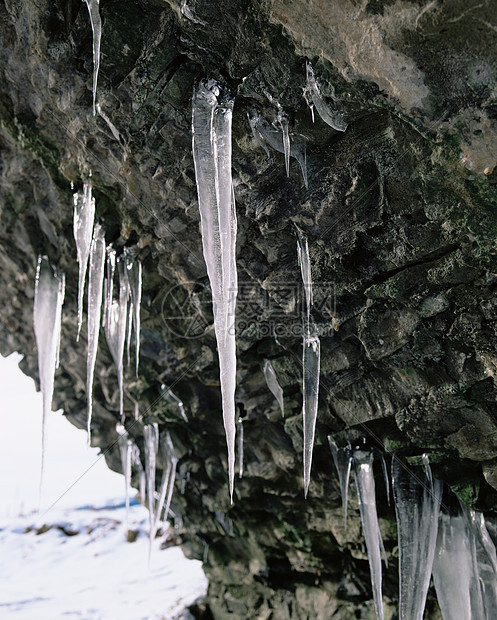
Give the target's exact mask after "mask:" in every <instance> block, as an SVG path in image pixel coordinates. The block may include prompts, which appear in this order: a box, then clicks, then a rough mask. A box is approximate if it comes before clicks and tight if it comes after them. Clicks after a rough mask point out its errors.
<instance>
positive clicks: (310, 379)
mask: <svg viewBox="0 0 497 620" xmlns="http://www.w3.org/2000/svg"><path fill="white" fill-rule="evenodd" d="M303 344H304V352H303V360H302V365H303V368H304V378H303V387H302V391H303V395H304V402H303V406H302V414H303V418H304V495H305V497H307V492H308V490H309V484H310V481H311V465H312V450H313V447H314V431H315V429H316V418H317V413H318V396H319V369H320V357H321V347H320V343H319V337H318V336H316V335H311V334H310V333H307V334H305V335H304V342H303Z"/></svg>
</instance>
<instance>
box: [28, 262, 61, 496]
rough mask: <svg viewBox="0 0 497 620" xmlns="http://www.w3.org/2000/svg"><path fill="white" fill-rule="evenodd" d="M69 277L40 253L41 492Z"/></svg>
mask: <svg viewBox="0 0 497 620" xmlns="http://www.w3.org/2000/svg"><path fill="white" fill-rule="evenodd" d="M64 290H65V277H64V274H63V273H60V272H59V271H58V270H57V269H55V268H53V267H52V266H51V265H50V262H49V260H48V258H47V257H46V256H39V257H38V266H37V269H36V282H35V302H34V312H33V320H34V332H35V338H36V346H37V349H38V373H39V376H40V390H41V393H42V398H43V418H42V435H41V437H42V439H41V444H42V456H41V471H40V495H41V485H42V481H43V470H44V463H45V447H46V433H45V428H46V421H47V417H48V413H49V412H50V411H51V409H52V398H53V391H54V379H55V369H56V368H57V367H58V365H59V360H58V352H59V347H60V330H61V319H62V304H63V303H64Z"/></svg>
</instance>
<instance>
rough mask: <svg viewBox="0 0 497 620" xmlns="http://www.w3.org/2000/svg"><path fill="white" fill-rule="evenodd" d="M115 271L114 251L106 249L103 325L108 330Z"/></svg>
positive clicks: (110, 248)
mask: <svg viewBox="0 0 497 620" xmlns="http://www.w3.org/2000/svg"><path fill="white" fill-rule="evenodd" d="M115 271H116V251H115V250H114V248H113V247H111V246H108V247H107V276H106V278H105V283H104V293H105V295H104V297H105V298H104V317H103V323H104V327H105V328H106V329H109V328H110V323H109V321H110V307H111V306H112V299H113V293H114V273H115Z"/></svg>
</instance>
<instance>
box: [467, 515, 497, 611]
mask: <svg viewBox="0 0 497 620" xmlns="http://www.w3.org/2000/svg"><path fill="white" fill-rule="evenodd" d="M467 517H468V520H469V523H470V527H471V531H472V533H473V535H474V537H475V539H476V543H477V548H476V554H477V555H476V557H477V562H478V577H479V582H480V584H481V586H482V587H481V591H482V599H483V608H484V610H485V618H486V620H494V619H495V618H497V554H496V550H495V545H494V543H493V541H492V539H491V538H490V536H489V533H488V530H487V527H486V524H485V517H484V516H483V513H481V512H476V511H475V510H473V509H467Z"/></svg>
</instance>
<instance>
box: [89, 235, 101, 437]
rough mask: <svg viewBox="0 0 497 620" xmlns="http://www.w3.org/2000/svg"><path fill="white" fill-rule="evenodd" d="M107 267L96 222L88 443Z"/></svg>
mask: <svg viewBox="0 0 497 620" xmlns="http://www.w3.org/2000/svg"><path fill="white" fill-rule="evenodd" d="M104 267H105V234H104V231H103V229H102V227H101V226H100V225H99V224H96V226H95V231H94V233H93V241H92V244H91V251H90V273H89V276H88V357H87V361H86V393H87V397H88V423H87V427H88V445H90V442H91V418H92V412H93V375H94V371H95V362H96V359H97V351H98V336H99V333H100V315H101V311H102V294H103V282H104Z"/></svg>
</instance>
